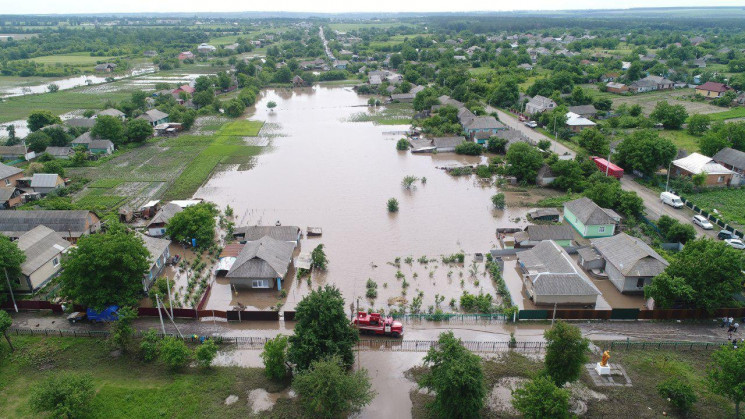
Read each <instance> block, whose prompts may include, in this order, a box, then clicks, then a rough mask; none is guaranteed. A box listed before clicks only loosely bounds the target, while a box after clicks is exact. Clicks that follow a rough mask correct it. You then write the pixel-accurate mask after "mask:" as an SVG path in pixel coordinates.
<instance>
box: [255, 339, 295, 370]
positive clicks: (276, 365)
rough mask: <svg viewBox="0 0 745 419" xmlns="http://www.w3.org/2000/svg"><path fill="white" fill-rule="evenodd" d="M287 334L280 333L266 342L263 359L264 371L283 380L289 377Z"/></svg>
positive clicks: (262, 354)
mask: <svg viewBox="0 0 745 419" xmlns="http://www.w3.org/2000/svg"><path fill="white" fill-rule="evenodd" d="M287 343H288V339H287V336H283V335H278V336H276V337H275V338H274V339H269V340H267V341H266V343H264V351H263V352H262V353H261V359H263V360H264V373H265V374H266V376H267V377H269V378H271V379H272V380H282V379H284V378H285V377H287V374H288V373H289V368H287Z"/></svg>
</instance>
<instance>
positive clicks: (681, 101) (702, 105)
mask: <svg viewBox="0 0 745 419" xmlns="http://www.w3.org/2000/svg"><path fill="white" fill-rule="evenodd" d="M584 87H590V88H594V87H595V86H594V85H592V86H587V85H586V86H584ZM592 93H593V95H594V96H595V97H598V98H608V99H610V100H612V101H613V108H614V109H615V108H617V107H619V106H621V105H623V104H625V105H627V106H632V105H639V106H641V107H642V113H644V115H646V116H649V114H650V113H652V111H653V110H654V107H655V105H657V102H661V101H667V102H668V103H669V104H671V105H683V106H684V107H685V108H686V111H688V114H689V115H693V114H696V113H700V114H715V113H717V112H722V108H720V107H719V106H714V105H712V104H709V103H707V102H693V101H690V100H687V99H686V97H687V96H692V95H693V94H694V92H693V89H675V90H658V91H654V92H646V93H639V94H634V95H627V96H626V95H616V94H613V93H607V92H598V91H593V92H592Z"/></svg>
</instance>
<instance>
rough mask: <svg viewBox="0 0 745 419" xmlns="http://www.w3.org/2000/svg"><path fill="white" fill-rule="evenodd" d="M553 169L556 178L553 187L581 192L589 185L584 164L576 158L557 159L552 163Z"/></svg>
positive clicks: (552, 183)
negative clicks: (583, 168) (583, 169)
mask: <svg viewBox="0 0 745 419" xmlns="http://www.w3.org/2000/svg"><path fill="white" fill-rule="evenodd" d="M551 171H552V172H554V175H555V176H556V178H555V179H554V181H553V182H551V187H552V188H555V189H559V190H562V191H568V190H570V189H571V190H572V191H574V192H581V191H583V190H584V189H585V187H586V186H587V183H588V182H587V179H585V174H584V172H583V171H582V166H581V165H580V163H579V162H577V161H576V160H556V161H555V162H554V163H552V164H551Z"/></svg>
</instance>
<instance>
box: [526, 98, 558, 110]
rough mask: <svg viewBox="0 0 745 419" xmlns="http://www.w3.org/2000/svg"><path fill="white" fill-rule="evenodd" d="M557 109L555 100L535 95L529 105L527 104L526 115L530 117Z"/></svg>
mask: <svg viewBox="0 0 745 419" xmlns="http://www.w3.org/2000/svg"><path fill="white" fill-rule="evenodd" d="M555 107H556V102H554V101H553V100H551V99H549V98H547V97H545V96H541V95H535V96H534V97H533V98H532V99H530V101H528V103H526V104H525V113H526V114H528V115H534V114H537V113H543V112H545V111H547V110H551V109H553V108H555Z"/></svg>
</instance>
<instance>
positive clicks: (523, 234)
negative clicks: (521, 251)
mask: <svg viewBox="0 0 745 419" xmlns="http://www.w3.org/2000/svg"><path fill="white" fill-rule="evenodd" d="M513 237H514V238H515V247H534V246H535V245H537V244H538V243H540V242H542V241H544V240H552V241H554V242H555V243H556V244H558V245H559V246H561V247H567V246H571V245H572V240H573V239H574V230H573V229H572V227H570V226H568V225H566V224H561V225H529V226H527V227H525V230H524V231H519V232H517V233H515V234H514V235H513Z"/></svg>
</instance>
